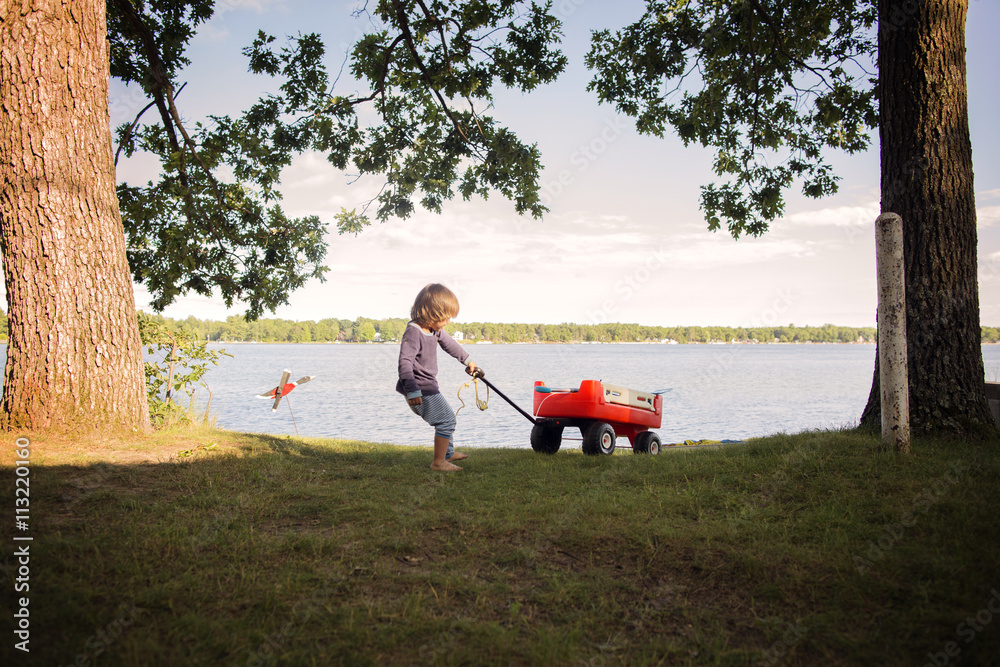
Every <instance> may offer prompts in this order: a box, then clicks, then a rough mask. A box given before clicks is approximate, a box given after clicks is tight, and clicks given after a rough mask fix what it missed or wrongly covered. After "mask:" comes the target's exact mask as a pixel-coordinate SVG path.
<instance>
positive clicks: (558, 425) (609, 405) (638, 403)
mask: <svg viewBox="0 0 1000 667" xmlns="http://www.w3.org/2000/svg"><path fill="white" fill-rule="evenodd" d="M533 402H534V413H535V419H533V420H532V421H533V422H534V424H535V426H534V427H533V428H532V429H531V448H532V449H534V450H535V451H536V452H541V453H543V454H554V453H555V452H557V451H559V446H560V444H561V443H562V434H563V429H564V428H566V427H567V426H570V427H576V428H579V429H580V433H581V434H582V435H583V445H582V450H583V453H584V454H591V455H597V454H611V453H612V452H614V451H615V445H616V443H617V440H618V438H619V437H622V436H624V437H626V438H628V440H629V444H630V445H631V447H632V451H633V452H635V453H636V454H658V453H659V452H660V438H659V436H658V435H656V434H655V433H653V432H652V431H650V430H649V429H651V428H659V427H660V424H661V422H662V419H663V396H662V395H661V394H653V393H649V392H643V391H637V390H635V389H627V388H625V387H619V386H617V385H612V384H603V383H601V382H599V381H597V380H584V381H583V382H581V383H580V386H579V387H578V388H576V389H553V388H550V387H546V386H545V383H544V382H542V381H540V380H539V381H536V382H535V391H534V401H533Z"/></svg>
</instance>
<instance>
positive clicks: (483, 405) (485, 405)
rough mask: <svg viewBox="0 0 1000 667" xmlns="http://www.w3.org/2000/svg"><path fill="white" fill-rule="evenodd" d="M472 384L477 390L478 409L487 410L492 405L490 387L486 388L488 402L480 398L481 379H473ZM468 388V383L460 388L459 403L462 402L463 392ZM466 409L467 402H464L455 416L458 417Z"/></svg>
mask: <svg viewBox="0 0 1000 667" xmlns="http://www.w3.org/2000/svg"><path fill="white" fill-rule="evenodd" d="M472 384H473V385H475V389H476V407H477V408H479V409H480V410H485V409H486V408H488V407H489V405H490V388H489V386H487V387H486V400H485V401H484V400H481V399H480V398H479V379H478V378H472ZM468 386H469V383H468V382H466V383H465V384H463V385H462V386H461V387H459V388H458V400H459V401H462V390H463V389H465V388H466V387H468ZM464 407H465V401H462V405H460V406H459V408H458V410H455V416H456V417H457V416H458V413H459V412H461V410H462V408H464Z"/></svg>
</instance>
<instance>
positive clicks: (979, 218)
mask: <svg viewBox="0 0 1000 667" xmlns="http://www.w3.org/2000/svg"><path fill="white" fill-rule="evenodd" d="M997 222H1000V206H980V207H978V208H977V209H976V226H977V227H979V228H980V229H982V228H984V227H992V226H993V225H995V224H996V223H997Z"/></svg>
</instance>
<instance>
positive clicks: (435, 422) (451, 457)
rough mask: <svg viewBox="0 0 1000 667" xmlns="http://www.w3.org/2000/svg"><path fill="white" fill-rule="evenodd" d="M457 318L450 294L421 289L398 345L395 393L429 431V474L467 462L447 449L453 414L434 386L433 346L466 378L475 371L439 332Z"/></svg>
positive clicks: (434, 288) (455, 345)
mask: <svg viewBox="0 0 1000 667" xmlns="http://www.w3.org/2000/svg"><path fill="white" fill-rule="evenodd" d="M457 315H458V298H456V297H455V294H454V293H453V292H452V291H451V290H450V289H448V288H447V287H445V286H444V285H439V284H437V283H431V284H430V285H427V286H426V287H424V288H423V289H422V290H420V293H419V294H417V298H416V300H415V301H414V302H413V308H411V309H410V320H411V321H410V322H409V323H408V324H407V325H406V331H405V332H404V333H403V340H402V341H400V346H399V382H397V383H396V391H398V392H399V393H401V394H403V395H404V396H405V397H406V402H407V403H408V404H409V406H410V410H412V411H413V412H414V413H415V414H417V415H419V416H420V417H422V418H423V420H424V421H425V422H427V423H428V424H430V425H431V426H433V427H434V461H433V462H432V463H431V470H440V471H452V470H461V468H459V467H458V466H457V465H455V464H453V463H452V461H460V460H461V459H464V458H468V455H467V454H462V453H461V452H458V453H456V452H455V448H454V446H453V445H452V441H451V435H452V433H454V431H455V412H454V410H452V409H451V406H450V405H449V404H448V401H446V400H445V399H444V397H443V396H442V395H441V392H440V390H439V389H438V383H437V371H438V366H437V348H438V345H440V346H441V348H442V349H443V350H444V351H445V352H447V353H448V354H450V355H451V356H453V357H455V358H456V359H458V360H459V361H461V362H462V363H463V364H465V372H466V373H468V374H469V375H472V374H473V373H474V372H475V370H476V364H475V363H473V362H472V361H470V360H469V353H468V352H466V351H465V349H463V348H462V346H461V345H459V344H458V343H456V342H455V340H454V339H453V338H452V337H451V336H449V335H448V334H447V333H445V331H444V329H443V327H444V326H445V325H446V324H448V323H449V322H450V321H451V318H453V317H455V316H457Z"/></svg>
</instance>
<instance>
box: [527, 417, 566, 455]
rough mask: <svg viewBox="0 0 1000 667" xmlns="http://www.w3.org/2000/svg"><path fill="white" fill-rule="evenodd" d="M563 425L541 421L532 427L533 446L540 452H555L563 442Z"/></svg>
mask: <svg viewBox="0 0 1000 667" xmlns="http://www.w3.org/2000/svg"><path fill="white" fill-rule="evenodd" d="M562 432H563V427H562V426H559V425H558V424H553V423H552V422H543V421H540V422H538V423H537V424H535V425H534V426H533V427H532V428H531V448H532V449H533V450H535V451H536V452H538V453H539V454H555V453H556V452H558V451H559V445H560V444H561V443H562Z"/></svg>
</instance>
